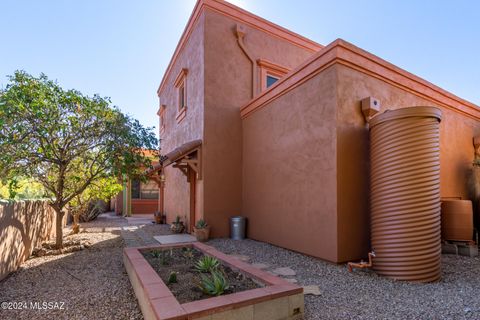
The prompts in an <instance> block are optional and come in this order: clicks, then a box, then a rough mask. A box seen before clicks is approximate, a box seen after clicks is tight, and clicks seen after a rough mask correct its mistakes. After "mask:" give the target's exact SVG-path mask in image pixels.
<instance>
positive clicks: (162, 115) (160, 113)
mask: <svg viewBox="0 0 480 320" xmlns="http://www.w3.org/2000/svg"><path fill="white" fill-rule="evenodd" d="M166 107H167V106H165V105H163V104H162V105H161V106H160V109H158V112H157V115H158V116H159V118H160V134H162V133H163V132H164V131H165V109H166Z"/></svg>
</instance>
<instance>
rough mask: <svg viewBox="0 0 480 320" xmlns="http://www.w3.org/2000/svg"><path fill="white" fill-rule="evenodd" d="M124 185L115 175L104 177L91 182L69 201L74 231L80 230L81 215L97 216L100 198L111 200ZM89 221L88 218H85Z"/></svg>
mask: <svg viewBox="0 0 480 320" xmlns="http://www.w3.org/2000/svg"><path fill="white" fill-rule="evenodd" d="M122 189H123V186H122V185H121V184H120V183H119V182H118V179H117V178H115V177H108V178H102V179H99V180H98V181H95V182H93V183H92V184H90V185H89V186H88V187H87V188H86V189H85V191H84V192H82V193H80V194H78V195H77V196H75V197H74V198H73V199H72V201H70V203H69V208H68V209H69V212H70V214H71V215H72V216H73V226H72V232H73V233H78V232H79V231H80V216H83V217H84V218H86V217H87V216H88V215H93V216H95V217H96V216H97V215H98V214H99V213H100V211H99V210H100V208H98V203H99V200H103V201H109V200H110V199H111V198H112V197H113V196H114V195H116V194H118V193H119V192H120V191H122ZM84 221H88V220H84Z"/></svg>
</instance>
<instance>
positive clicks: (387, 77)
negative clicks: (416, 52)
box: [240, 39, 480, 120]
mask: <svg viewBox="0 0 480 320" xmlns="http://www.w3.org/2000/svg"><path fill="white" fill-rule="evenodd" d="M336 63H338V64H342V65H344V66H346V67H348V68H351V69H354V70H357V71H359V72H362V73H364V74H367V75H370V76H372V77H375V78H377V79H379V80H381V81H383V82H386V83H389V84H391V85H393V86H396V87H398V88H400V89H402V90H405V91H409V92H411V93H412V94H415V95H417V96H419V97H422V98H424V99H427V100H429V101H432V102H433V103H436V104H438V105H440V106H443V107H445V108H448V109H450V110H453V111H455V112H458V113H460V114H463V115H465V116H467V117H470V118H473V119H475V120H480V107H479V106H477V105H475V104H474V103H472V102H470V101H467V100H465V99H462V98H460V97H458V96H456V95H454V94H452V93H450V92H448V91H446V90H444V89H442V88H440V87H438V86H436V85H434V84H432V83H431V82H428V81H426V80H424V79H422V78H420V77H419V76H416V75H414V74H413V73H410V72H408V71H406V70H404V69H401V68H399V67H397V66H396V65H394V64H392V63H390V62H388V61H386V60H384V59H382V58H380V57H378V56H376V55H374V54H371V53H370V52H367V51H365V50H363V49H361V48H359V47H357V46H355V45H353V44H351V43H349V42H348V41H345V40H342V39H337V40H335V41H333V42H332V43H330V44H329V45H328V46H326V47H325V48H324V49H322V50H321V51H320V52H318V53H316V54H314V55H313V56H312V57H310V58H309V59H307V61H305V62H304V63H302V64H301V65H300V66H298V67H297V68H295V69H294V70H292V71H290V72H289V73H288V74H286V75H285V76H284V77H283V78H282V79H280V80H279V81H277V82H276V83H275V84H274V85H272V86H271V87H270V88H269V89H267V90H266V91H264V92H262V93H261V94H260V95H258V96H257V97H255V98H254V99H252V100H250V101H249V102H248V103H247V104H246V105H244V106H243V107H241V108H240V114H241V116H242V118H245V117H248V116H249V115H250V114H252V113H253V112H255V111H257V110H259V109H261V108H263V107H264V106H266V105H267V104H268V103H270V102H271V101H273V100H275V99H277V98H279V97H281V96H282V95H284V94H285V93H287V92H289V91H290V90H292V89H294V88H296V87H298V86H299V85H301V84H302V83H304V82H305V81H307V80H309V79H311V78H312V77H314V76H315V75H317V74H319V73H320V72H322V71H323V70H326V69H327V68H328V67H330V66H332V65H334V64H336Z"/></svg>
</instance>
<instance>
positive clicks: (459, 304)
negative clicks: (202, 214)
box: [0, 214, 480, 319]
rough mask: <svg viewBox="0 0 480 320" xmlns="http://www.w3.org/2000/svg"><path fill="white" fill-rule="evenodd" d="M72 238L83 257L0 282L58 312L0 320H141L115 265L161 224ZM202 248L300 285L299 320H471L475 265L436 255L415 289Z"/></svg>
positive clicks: (301, 262)
mask: <svg viewBox="0 0 480 320" xmlns="http://www.w3.org/2000/svg"><path fill="white" fill-rule="evenodd" d="M81 231H82V232H81V233H80V234H78V235H75V236H73V237H72V238H74V239H87V240H88V241H90V242H91V244H92V246H91V247H90V248H88V249H86V250H82V251H77V252H74V253H70V254H63V255H59V256H47V257H40V258H33V259H29V260H27V261H26V262H25V263H24V264H23V265H22V267H21V269H20V270H18V271H17V272H14V273H13V274H11V275H10V276H9V277H7V278H6V279H4V280H3V281H1V282H0V292H1V296H0V298H1V299H0V300H1V302H17V303H19V302H26V303H30V302H40V303H42V302H57V303H60V302H61V303H62V304H61V305H60V304H59V305H58V307H61V309H58V308H57V309H55V308H51V309H44V310H34V309H32V308H30V307H28V308H23V310H5V309H0V319H30V318H32V317H35V319H51V318H59V319H142V314H141V312H140V309H139V306H138V304H137V300H136V297H135V294H134V292H133V289H132V286H131V284H130V282H129V280H128V276H127V274H126V272H125V268H124V265H123V262H122V249H123V248H124V247H125V246H129V247H136V246H144V245H151V244H158V242H157V241H156V240H155V239H154V238H153V237H154V236H158V235H166V234H170V231H169V229H168V226H167V225H155V224H152V223H149V219H148V217H140V218H128V219H125V218H122V217H117V216H112V215H110V214H103V215H101V216H100V217H99V218H98V219H97V220H95V221H93V222H91V223H85V224H83V225H82V229H81ZM207 244H208V245H211V246H213V247H215V248H217V249H218V250H220V251H223V252H224V253H226V254H230V255H235V256H236V257H237V258H239V259H241V260H243V261H247V262H249V263H251V264H253V265H255V266H256V267H258V268H261V269H264V270H266V271H268V272H271V273H274V274H276V275H280V276H282V277H283V278H285V279H288V281H291V282H295V283H297V284H299V285H301V286H306V290H305V291H306V292H309V293H310V294H308V295H306V296H305V319H385V318H424V319H425V318H427V319H433V318H434V319H452V318H455V319H478V318H480V300H479V299H478V297H479V296H480V267H479V266H480V258H478V257H476V258H467V257H461V256H453V255H443V257H442V266H443V278H442V281H441V282H438V283H431V284H415V283H408V282H397V281H392V280H389V279H386V278H381V277H378V276H377V275H376V274H375V273H373V272H370V271H356V272H354V273H349V272H348V271H347V268H346V267H345V266H344V265H335V264H331V263H327V262H323V261H321V260H318V259H315V258H312V257H308V256H306V255H302V254H298V253H295V252H292V251H289V250H285V249H282V248H279V247H276V246H273V245H269V244H266V243H262V242H257V241H253V240H243V241H233V240H230V239H215V240H210V241H209V242H208V243H207Z"/></svg>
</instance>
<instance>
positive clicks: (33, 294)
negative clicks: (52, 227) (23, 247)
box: [0, 231, 142, 320]
mask: <svg viewBox="0 0 480 320" xmlns="http://www.w3.org/2000/svg"><path fill="white" fill-rule="evenodd" d="M72 238H74V239H79V238H81V239H87V240H88V241H90V243H91V244H92V247H90V248H89V249H86V250H82V251H77V252H74V253H69V254H62V255H58V256H48V257H41V258H33V259H30V260H27V261H26V262H25V263H24V264H23V265H22V267H21V269H20V270H18V271H17V272H14V273H12V274H11V275H10V276H9V277H7V278H6V279H4V280H3V281H1V282H0V302H5V301H8V302H15V303H22V304H23V302H26V303H27V307H28V309H26V310H2V309H1V308H0V319H2V320H3V319H8V320H10V319H142V314H141V312H140V309H139V307H138V304H137V300H136V298H135V294H134V292H133V289H132V287H131V285H130V282H129V279H128V275H127V274H126V271H125V268H124V266H123V261H122V248H123V246H124V242H123V240H122V238H121V236H120V232H119V231H112V232H103V233H98V232H97V233H93V232H87V233H80V234H78V235H75V236H72ZM30 302H33V303H34V302H39V303H40V304H42V303H43V302H57V303H58V304H57V305H56V306H55V305H54V304H52V305H51V306H52V307H63V310H58V309H57V310H55V309H51V310H48V309H47V310H32V309H30ZM62 302H63V304H61V303H62ZM47 308H48V305H47Z"/></svg>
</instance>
